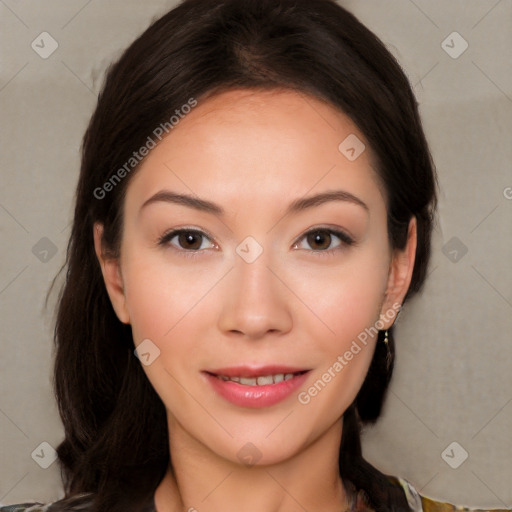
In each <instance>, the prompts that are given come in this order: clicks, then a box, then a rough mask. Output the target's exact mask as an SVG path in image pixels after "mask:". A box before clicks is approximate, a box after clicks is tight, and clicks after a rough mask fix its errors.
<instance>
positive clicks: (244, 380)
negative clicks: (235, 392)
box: [230, 377, 256, 386]
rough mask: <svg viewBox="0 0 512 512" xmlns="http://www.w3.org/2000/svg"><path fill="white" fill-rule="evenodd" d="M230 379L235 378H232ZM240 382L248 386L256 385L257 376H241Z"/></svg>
mask: <svg viewBox="0 0 512 512" xmlns="http://www.w3.org/2000/svg"><path fill="white" fill-rule="evenodd" d="M235 378H236V377H235ZM230 380H233V379H230ZM235 382H236V381H235ZM239 382H240V384H245V385H246V386H255V385H256V377H240V380H239Z"/></svg>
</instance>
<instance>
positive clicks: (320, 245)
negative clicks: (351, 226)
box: [294, 228, 355, 254]
mask: <svg viewBox="0 0 512 512" xmlns="http://www.w3.org/2000/svg"><path fill="white" fill-rule="evenodd" d="M304 242H306V243H307V246H308V247H309V248H310V249H312V251H311V252H317V253H318V254H321V253H327V254H329V253H333V252H335V251H338V250H343V249H344V248H346V246H350V245H354V244H355V242H354V240H353V239H352V238H351V237H350V236H349V235H347V234H346V233H344V232H343V231H338V230H335V229H329V228H317V229H312V230H310V231H309V232H307V233H306V234H305V235H303V236H302V237H301V238H300V240H299V241H298V242H296V243H295V244H294V248H297V249H307V248H308V247H305V246H304Z"/></svg>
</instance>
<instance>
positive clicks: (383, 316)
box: [380, 217, 417, 330]
mask: <svg viewBox="0 0 512 512" xmlns="http://www.w3.org/2000/svg"><path fill="white" fill-rule="evenodd" d="M416 244H417V223H416V217H412V218H411V220H410V222H409V230H408V235H407V244H406V246H405V248H404V249H402V250H395V251H394V253H393V258H392V260H391V263H390V267H389V276H388V283H387V288H386V294H385V297H384V301H383V304H382V307H381V311H380V320H381V322H382V324H383V325H384V327H383V328H382V329H383V330H386V329H389V328H390V327H391V326H392V325H393V323H394V322H395V319H396V315H397V314H398V307H397V305H400V306H401V305H402V304H403V301H404V297H405V295H406V293H407V290H408V289H409V285H410V284H411V278H412V271H413V269H414V261H415V258H416ZM392 312H393V314H391V313H392Z"/></svg>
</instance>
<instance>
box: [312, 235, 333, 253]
mask: <svg viewBox="0 0 512 512" xmlns="http://www.w3.org/2000/svg"><path fill="white" fill-rule="evenodd" d="M307 241H308V244H309V245H310V246H311V247H312V248H313V249H314V250H325V249H328V248H329V246H330V245H331V241H332V237H331V235H330V233H329V232H328V231H327V230H318V231H311V232H310V233H308V235H307Z"/></svg>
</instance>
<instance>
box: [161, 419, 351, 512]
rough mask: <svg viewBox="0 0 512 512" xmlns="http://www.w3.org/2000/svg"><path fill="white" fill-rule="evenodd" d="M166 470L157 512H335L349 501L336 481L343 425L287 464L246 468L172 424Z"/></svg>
mask: <svg viewBox="0 0 512 512" xmlns="http://www.w3.org/2000/svg"><path fill="white" fill-rule="evenodd" d="M169 432H171V433H172V435H171V436H170V440H169V447H170V453H171V467H170V468H169V470H168V471H167V473H166V475H165V477H164V478H163V480H162V481H161V482H160V484H159V486H158V488H157V490H156V492H155V505H156V510H157V512H178V511H179V512H182V511H184V510H185V511H190V512H194V511H200V512H214V511H219V510H222V511H223V512H235V511H236V512H239V511H240V510H244V512H261V511H262V510H265V511H268V512H292V511H297V510H307V511H308V512H340V511H344V510H348V508H349V507H348V503H349V499H350V496H349V495H348V492H347V490H346V489H345V486H344V485H343V482H342V480H341V478H340V475H339V467H338V457H339V447H340V441H341V433H342V420H340V421H339V422H336V423H335V424H334V425H333V426H332V427H331V428H330V429H329V430H328V431H327V432H325V433H324V434H323V435H322V436H321V437H320V438H318V439H316V440H314V441H313V442H312V443H310V444H309V445H307V446H305V447H304V449H303V450H302V451H300V453H297V454H295V455H294V456H292V457H291V458H288V459H287V460H283V461H280V462H278V463H274V464H268V465H258V464H256V465H254V466H250V467H248V466H245V465H243V464H240V463H238V462H234V461H232V460H228V459H226V458H224V457H220V456H219V455H218V454H216V453H214V452H213V451H211V450H210V449H209V448H208V447H206V446H205V445H204V444H202V443H201V442H200V441H198V440H197V439H194V438H192V437H190V436H189V435H188V434H187V433H186V432H185V431H184V430H183V429H181V428H180V425H179V424H177V423H176V422H174V423H173V424H172V428H170V429H169Z"/></svg>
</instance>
